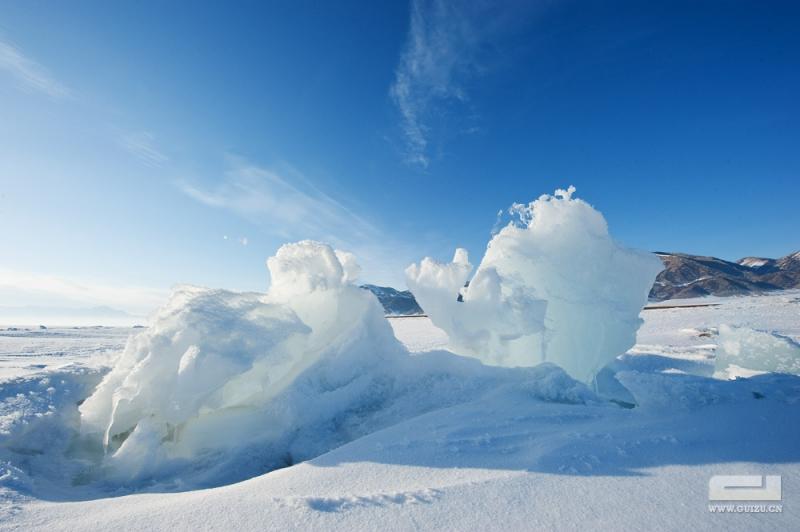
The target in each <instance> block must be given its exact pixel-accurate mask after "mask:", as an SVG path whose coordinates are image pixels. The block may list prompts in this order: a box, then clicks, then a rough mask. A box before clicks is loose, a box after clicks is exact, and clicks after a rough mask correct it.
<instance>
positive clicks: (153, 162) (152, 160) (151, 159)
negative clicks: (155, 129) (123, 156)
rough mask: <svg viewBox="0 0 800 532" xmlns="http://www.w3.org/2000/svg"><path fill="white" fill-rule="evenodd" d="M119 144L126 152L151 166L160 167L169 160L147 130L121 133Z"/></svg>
mask: <svg viewBox="0 0 800 532" xmlns="http://www.w3.org/2000/svg"><path fill="white" fill-rule="evenodd" d="M119 144H120V146H122V147H123V148H124V149H125V150H126V151H128V153H130V154H131V155H133V156H135V157H136V158H137V159H139V160H140V161H141V162H142V163H144V164H145V165H147V166H150V167H152V168H161V167H162V166H164V164H166V163H167V162H168V161H169V157H167V156H166V155H164V153H162V152H161V151H160V150H159V149H158V147H156V143H155V136H154V135H153V134H152V133H150V132H148V131H140V132H136V133H128V134H125V135H122V136H121V137H120V138H119Z"/></svg>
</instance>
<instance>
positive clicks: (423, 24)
mask: <svg viewBox="0 0 800 532" xmlns="http://www.w3.org/2000/svg"><path fill="white" fill-rule="evenodd" d="M472 11H473V10H472V9H471V8H464V7H463V6H462V7H459V6H456V5H453V4H451V3H450V2H447V1H444V0H441V1H425V0H413V1H412V2H411V18H410V26H409V32H408V38H407V41H406V44H405V47H404V49H403V52H402V55H401V57H400V63H399V65H398V66H397V69H396V71H395V79H394V83H393V84H392V86H391V88H390V95H391V97H392V100H393V101H394V103H395V105H396V106H397V109H398V111H399V112H400V118H401V128H402V133H403V137H404V141H405V155H406V160H407V162H409V163H410V164H413V165H418V166H421V167H423V168H424V167H427V166H428V164H429V163H430V153H429V152H430V138H431V134H432V131H431V124H430V121H431V119H432V117H433V116H434V115H435V114H436V111H437V107H438V106H440V105H442V104H445V103H448V102H465V101H466V100H467V94H466V91H465V90H464V88H463V86H462V81H463V80H464V79H465V78H466V77H468V76H469V75H470V72H471V64H472V60H473V56H474V53H475V49H476V47H477V45H478V43H479V42H480V37H481V36H480V32H479V31H478V30H477V29H476V27H475V22H476V21H475V20H474V14H473V12H472Z"/></svg>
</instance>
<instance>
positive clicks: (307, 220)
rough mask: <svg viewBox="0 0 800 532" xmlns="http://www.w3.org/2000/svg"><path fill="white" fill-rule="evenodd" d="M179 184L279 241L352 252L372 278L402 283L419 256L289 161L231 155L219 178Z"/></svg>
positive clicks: (244, 242) (245, 241)
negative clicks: (269, 162) (276, 163)
mask: <svg viewBox="0 0 800 532" xmlns="http://www.w3.org/2000/svg"><path fill="white" fill-rule="evenodd" d="M177 185H178V187H179V188H180V190H181V191H182V192H183V193H184V194H186V195H187V196H189V197H191V198H193V199H194V200H196V201H198V202H200V203H202V204H204V205H208V206H210V207H214V208H218V209H225V210H227V211H230V212H232V213H234V214H236V215H238V216H240V217H242V218H244V219H246V220H248V221H250V222H251V223H253V224H254V225H256V226H258V227H259V228H260V229H261V230H262V231H263V232H264V233H266V234H270V235H272V236H274V237H277V238H279V239H281V240H284V241H294V240H301V239H314V240H320V241H324V242H327V243H330V244H332V245H334V246H336V247H337V248H339V249H343V250H347V251H351V252H353V253H355V255H356V256H357V257H358V261H359V263H360V264H361V266H362V267H363V271H364V273H365V275H366V276H367V277H368V278H369V280H370V281H372V282H385V283H390V284H394V285H396V286H402V284H401V283H402V279H403V277H402V272H403V269H404V268H405V266H407V265H408V264H409V263H410V262H412V261H413V260H416V259H417V256H416V255H417V253H415V251H414V249H413V248H414V246H411V245H408V244H406V243H404V242H398V241H397V239H395V238H393V237H392V236H390V235H389V234H387V232H386V231H384V230H383V229H382V228H380V227H379V226H378V225H376V224H375V223H373V222H372V221H370V220H368V219H366V218H365V217H363V216H361V215H359V214H357V213H356V212H355V211H354V210H352V209H351V208H349V207H347V206H345V205H344V204H343V203H342V202H340V201H339V200H337V199H335V198H334V197H332V196H331V195H329V194H327V193H326V192H324V191H322V190H320V189H319V188H318V187H317V186H315V185H314V183H312V182H311V181H310V180H309V179H308V178H307V177H306V176H304V175H303V174H302V173H301V172H299V171H297V170H296V169H293V168H291V167H288V166H285V165H284V166H281V168H280V169H272V168H264V167H261V166H258V165H256V164H253V163H251V162H249V161H247V160H245V159H242V158H239V157H231V158H230V168H229V169H228V171H227V172H225V174H224V175H223V176H222V178H221V179H220V180H219V181H218V182H217V183H215V184H213V185H210V186H209V185H200V184H198V183H197V182H189V181H186V180H183V181H178V182H177ZM223 238H224V239H226V240H227V239H229V237H228V236H227V235H226V236H223ZM237 242H238V243H240V244H242V245H243V246H244V245H247V244H248V243H250V242H252V240H248V239H247V238H244V237H242V238H239V239H237ZM270 251H271V250H270Z"/></svg>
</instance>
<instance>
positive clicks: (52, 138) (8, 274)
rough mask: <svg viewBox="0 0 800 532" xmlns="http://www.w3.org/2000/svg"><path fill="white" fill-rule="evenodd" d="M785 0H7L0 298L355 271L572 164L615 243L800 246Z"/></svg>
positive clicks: (756, 250)
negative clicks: (356, 262) (341, 264)
mask: <svg viewBox="0 0 800 532" xmlns="http://www.w3.org/2000/svg"><path fill="white" fill-rule="evenodd" d="M798 23H800V6H798V5H797V3H796V2H768V3H765V2H755V1H752V2H733V1H728V2H663V3H660V2H570V1H558V2H501V3H495V2H476V3H471V4H468V3H455V2H444V1H443V2H411V3H407V2H396V3H392V2H362V3H355V2H275V3H271V2H231V3H220V2H209V3H208V4H203V3H201V2H194V3H192V4H191V7H189V3H186V2H135V3H134V2H129V3H127V4H124V3H120V2H85V1H78V2H71V3H66V2H38V1H30V2H29V1H14V2H3V3H2V4H0V102H2V103H0V225H1V226H2V232H0V295H2V299H3V301H2V302H0V305H25V304H42V303H56V302H58V303H63V304H69V305H77V306H80V305H84V304H109V305H111V306H115V307H118V308H125V309H127V310H131V311H133V312H142V311H144V310H146V309H147V308H150V307H151V306H153V305H154V304H156V303H157V301H158V300H159V299H160V298H161V297H163V294H164V292H165V291H166V290H167V289H168V288H169V287H170V286H171V285H173V284H175V283H193V284H201V285H206V286H215V287H225V288H231V289H236V290H264V289H265V288H266V287H267V284H268V276H267V272H266V269H265V266H264V260H265V259H266V257H268V256H269V255H271V254H273V253H274V251H275V250H276V249H277V247H278V246H279V245H280V244H281V243H283V242H287V241H292V240H298V239H302V238H314V239H320V240H326V241H330V242H332V243H333V244H334V245H336V246H338V247H342V248H344V249H349V250H351V251H354V252H355V253H356V254H357V255H358V256H359V259H360V262H361V263H362V264H363V267H364V275H363V277H364V280H365V281H371V282H376V283H382V284H392V285H395V286H402V285H403V281H402V270H403V268H404V267H405V266H406V265H407V264H408V263H410V262H412V261H416V260H418V259H420V258H421V257H423V256H425V255H431V256H434V257H436V258H439V259H447V258H449V257H450V256H451V254H452V250H453V248H454V247H456V246H464V247H466V248H468V249H469V251H470V253H471V256H472V258H473V261H477V260H479V258H480V256H481V255H482V251H483V249H484V248H485V245H486V242H487V240H488V239H489V237H490V230H491V229H492V227H493V225H494V224H495V221H496V217H497V212H498V210H500V209H503V208H506V207H508V206H509V205H510V204H511V203H513V202H527V201H530V200H532V199H534V198H535V197H537V196H539V195H540V194H542V193H546V192H552V191H553V190H554V189H555V188H558V187H565V186H567V185H570V184H572V185H575V186H576V187H577V190H578V192H577V195H578V196H579V197H582V198H584V199H586V200H587V201H589V202H590V203H592V204H593V205H595V206H596V207H597V208H598V209H599V210H601V211H602V212H603V213H604V214H605V216H606V218H607V219H608V221H609V224H610V228H611V232H612V234H613V235H614V236H615V237H616V238H617V239H618V240H620V241H621V242H623V243H625V244H627V245H630V246H634V247H639V248H644V249H651V250H667V251H684V252H689V253H698V254H709V255H715V256H719V257H722V258H726V259H737V258H740V257H741V256H744V255H761V256H780V255H784V254H786V253H789V252H791V251H795V250H797V249H800V238H799V237H798V234H800V233H799V232H798V228H800V208H798V198H800V147H799V146H798V144H799V143H800V104H798V101H799V100H798V97H797V95H798V94H800V32H798V31H797V26H798Z"/></svg>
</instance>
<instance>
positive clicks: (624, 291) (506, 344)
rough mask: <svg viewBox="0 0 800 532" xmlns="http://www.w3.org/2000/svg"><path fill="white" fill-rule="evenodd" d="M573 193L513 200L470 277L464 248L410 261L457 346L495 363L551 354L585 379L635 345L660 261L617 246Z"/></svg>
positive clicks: (421, 297)
mask: <svg viewBox="0 0 800 532" xmlns="http://www.w3.org/2000/svg"><path fill="white" fill-rule="evenodd" d="M574 191H575V189H574V187H570V188H569V189H568V190H566V191H565V190H557V191H556V193H555V195H554V196H550V195H543V196H541V197H540V198H539V199H537V200H535V201H533V202H531V203H530V204H528V205H521V204H515V205H514V206H513V207H512V208H511V211H510V212H511V213H512V214H513V215H515V216H516V221H515V222H512V223H509V224H508V225H507V226H506V227H504V228H502V229H501V230H500V231H499V232H498V233H497V234H496V235H495V236H494V237H493V238H492V239H491V241H490V242H489V245H488V247H487V249H486V254H485V255H484V257H483V260H482V261H481V263H480V265H479V266H478V268H477V270H475V273H474V275H472V277H471V278H470V275H471V273H472V265H471V264H470V263H469V260H468V257H467V252H466V250H463V249H458V250H456V253H455V257H454V258H453V261H452V262H451V263H449V264H442V263H439V262H436V261H434V260H432V259H430V258H425V259H423V260H422V261H421V262H420V263H419V264H412V265H411V266H409V267H408V268H407V269H406V280H407V283H408V286H409V288H410V289H411V291H412V292H413V294H414V296H415V297H416V298H417V301H418V302H419V304H420V306H421V307H422V308H423V309H424V310H425V312H426V313H427V314H428V315H429V316H430V318H431V320H432V321H433V322H434V324H436V325H437V326H438V327H440V328H442V329H444V331H445V332H447V334H448V336H449V341H450V346H451V348H452V349H453V351H455V352H457V353H461V354H465V355H471V356H474V357H477V358H479V359H480V360H482V361H483V362H485V363H487V364H492V365H500V366H534V365H536V364H539V363H540V362H544V361H548V362H554V363H556V364H558V365H560V366H561V367H562V368H564V369H565V370H566V371H567V372H568V373H569V374H570V375H572V376H573V377H575V378H576V379H578V380H582V381H584V382H588V381H590V380H591V379H592V377H593V376H594V375H595V373H596V372H597V371H598V370H599V369H600V368H602V367H603V366H604V365H605V364H606V363H608V362H610V361H611V360H613V359H614V358H615V357H616V356H618V355H621V354H622V353H624V352H625V351H627V350H628V349H629V348H630V347H632V346H633V345H634V342H635V337H636V331H637V329H638V328H639V325H640V323H641V320H640V318H639V313H640V311H641V310H642V307H643V306H644V304H645V303H646V302H647V294H648V292H649V290H650V287H651V286H652V285H653V281H654V279H655V276H656V275H657V274H658V272H659V271H661V269H662V268H663V267H662V265H661V261H660V260H659V259H658V258H657V257H656V256H655V255H653V254H652V253H647V252H642V251H637V250H633V249H628V248H625V247H622V246H620V245H619V244H617V243H616V242H615V241H614V240H613V239H612V238H611V236H610V235H609V233H608V226H607V224H606V221H605V219H604V218H603V215H602V214H600V213H599V212H598V211H596V210H595V209H594V208H592V206H591V205H589V204H588V203H586V202H584V201H582V200H580V199H575V198H573V197H572V195H573V193H574Z"/></svg>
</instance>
